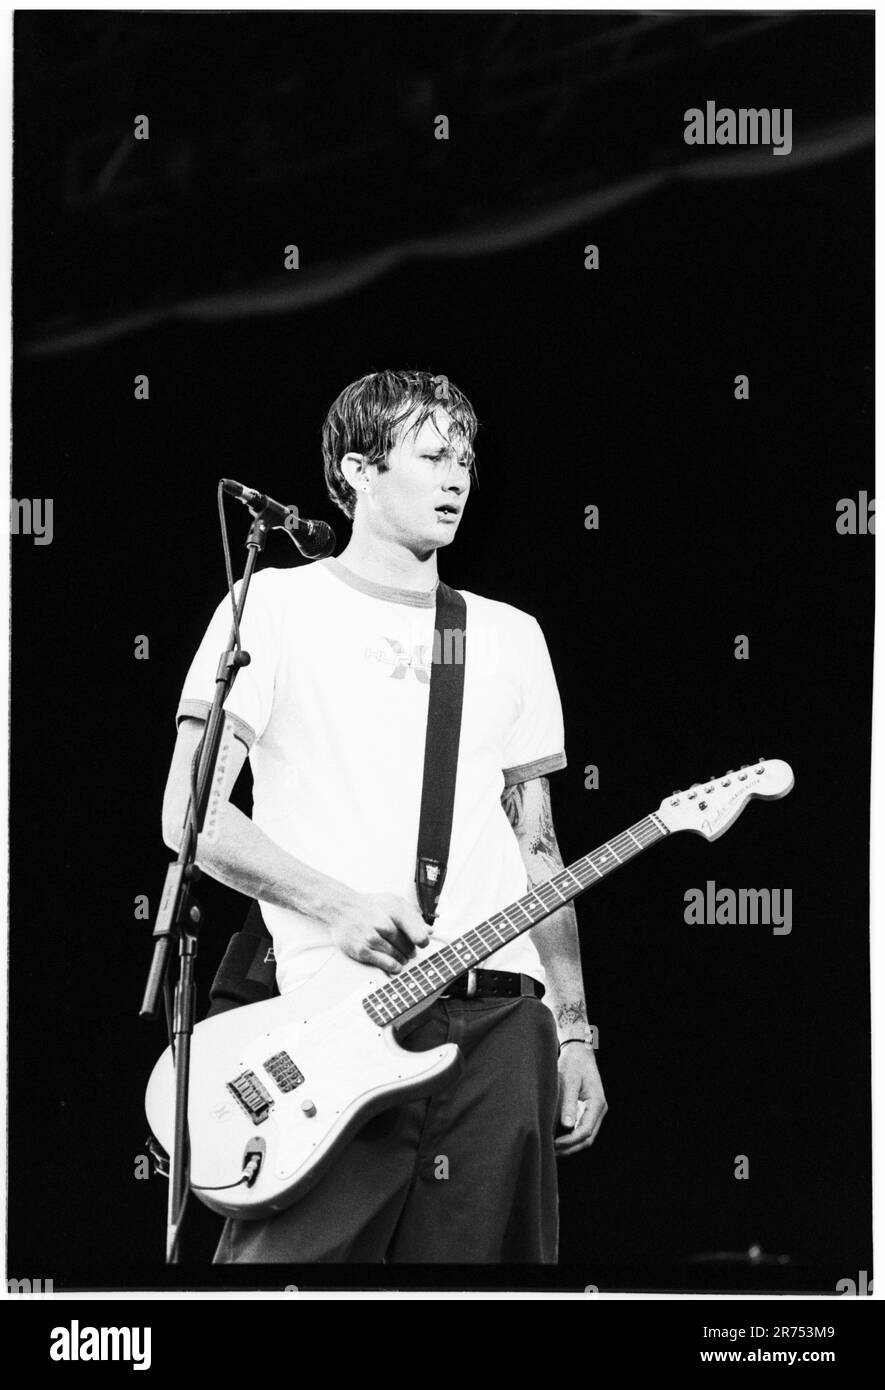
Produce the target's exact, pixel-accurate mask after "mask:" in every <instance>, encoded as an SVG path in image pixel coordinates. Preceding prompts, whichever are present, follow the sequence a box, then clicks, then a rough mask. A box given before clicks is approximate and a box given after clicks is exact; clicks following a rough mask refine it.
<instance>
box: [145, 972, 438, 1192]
mask: <svg viewBox="0 0 885 1390" xmlns="http://www.w3.org/2000/svg"><path fill="white" fill-rule="evenodd" d="M388 978H389V977H388V976H387V975H386V974H385V972H384V971H383V970H379V969H373V968H370V967H368V966H365V965H361V964H360V963H359V962H358V961H353V960H350V959H349V958H348V957H347V956H345V955H343V954H342V953H341V952H339V951H334V952H333V954H332V956H331V957H330V959H329V961H328V962H327V963H326V964H325V965H324V966H323V967H322V968H321V969H320V970H319V971H318V972H317V973H316V975H314V976H313V977H312V978H311V979H310V980H308V981H307V982H306V983H305V984H303V985H301V986H300V987H299V988H298V989H295V990H293V991H292V992H291V993H289V994H285V995H281V996H280V997H279V998H276V999H271V1000H268V1001H267V1002H266V1003H262V1004H251V1005H246V1006H244V1007H241V1008H236V1009H230V1010H228V1011H227V1012H226V1013H223V1014H218V1015H216V1016H215V1017H214V1018H208V1019H206V1020H204V1022H202V1023H199V1024H197V1027H196V1028H195V1029H194V1033H193V1038H192V1040H191V1073H190V1095H189V1103H188V1121H189V1129H190V1146H191V1163H190V1183H191V1187H192V1188H193V1190H194V1192H195V1194H196V1196H198V1197H199V1198H200V1200H201V1201H202V1202H204V1203H205V1204H206V1206H208V1207H211V1208H212V1210H213V1211H217V1212H219V1213H220V1214H221V1215H222V1216H235V1217H240V1218H243V1219H256V1218H259V1217H267V1216H273V1215H275V1214H276V1213H277V1212H280V1211H283V1210H284V1209H285V1208H286V1207H288V1206H290V1205H291V1203H292V1202H294V1201H296V1200H297V1199H298V1198H299V1197H301V1196H302V1195H303V1194H304V1193H305V1192H306V1191H307V1190H308V1188H310V1187H311V1186H313V1184H314V1183H315V1182H316V1181H317V1179H318V1178H319V1177H320V1176H321V1175H322V1173H323V1172H325V1170H326V1168H327V1167H328V1166H329V1164H330V1163H331V1162H332V1161H333V1160H334V1159H335V1157H336V1156H337V1154H338V1153H339V1151H340V1150H341V1148H342V1147H343V1146H344V1144H345V1143H346V1142H347V1141H348V1140H349V1139H350V1138H351V1137H352V1136H353V1134H354V1133H355V1132H356V1131H357V1130H358V1129H359V1128H360V1127H361V1126H362V1125H363V1124H364V1123H365V1122H366V1120H368V1119H369V1118H370V1117H371V1116H372V1115H374V1114H377V1113H378V1112H379V1111H381V1110H386V1109H388V1108H389V1107H391V1106H395V1105H397V1104H400V1103H401V1102H403V1101H405V1100H411V1099H413V1098H414V1097H416V1096H424V1095H430V1094H432V1093H433V1092H434V1091H437V1090H440V1089H441V1088H442V1087H443V1086H445V1085H446V1084H449V1083H450V1082H451V1081H452V1080H453V1079H454V1078H455V1076H456V1075H457V1073H458V1071H459V1070H460V1064H461V1054H460V1052H459V1050H458V1048H457V1047H456V1046H455V1044H454V1043H447V1044H445V1045H444V1046H442V1047H437V1048H431V1049H429V1050H428V1051H426V1052H407V1051H406V1049H405V1048H403V1047H401V1046H400V1044H399V1042H398V1041H397V1037H396V1033H395V1031H394V1028H393V1027H392V1026H390V1025H387V1026H384V1027H379V1026H378V1024H376V1023H373V1022H372V1020H371V1019H370V1018H369V1015H368V1014H367V1013H366V1011H365V1009H364V1008H363V1004H362V1000H363V997H364V996H365V995H366V994H367V993H368V992H369V991H371V990H374V989H377V988H379V987H380V986H381V985H383V984H385V983H386V981H387V980H388ZM435 997H436V996H435V995H434V996H432V997H431V998H429V999H426V1000H425V1001H423V1003H422V1004H421V1005H420V1006H416V1008H415V1010H414V1011H413V1013H412V1014H410V1015H408V1017H409V1018H413V1017H415V1016H416V1015H417V1014H418V1013H419V1012H423V1010H424V1009H426V1008H427V1007H429V1005H430V1004H431V1003H433V999H434V998H435ZM404 1021H405V1019H404V1018H403V1019H400V1020H398V1022H399V1023H400V1024H402V1023H403V1022H404ZM268 1063H270V1065H269V1066H268V1065H267V1064H268ZM174 1099H175V1070H174V1066H173V1062H172V1051H171V1048H167V1049H166V1051H165V1052H164V1053H163V1056H162V1057H161V1058H160V1060H159V1062H158V1063H157V1065H156V1067H155V1068H154V1070H153V1072H152V1074H151V1078H150V1081H149V1082H148V1088H147V1095H146V1097H145V1109H146V1112H147V1118H148V1123H149V1124H150V1127H151V1130H152V1132H153V1134H154V1135H155V1137H156V1138H157V1139H158V1140H159V1142H160V1143H161V1144H162V1145H163V1147H164V1148H165V1149H166V1151H167V1153H168V1152H169V1151H170V1148H171V1145H172V1141H173V1113H174ZM250 1159H253V1160H255V1163H253V1166H256V1164H257V1166H258V1172H257V1176H255V1177H254V1180H253V1181H252V1182H251V1183H250V1184H248V1185H247V1183H246V1182H245V1181H240V1179H241V1178H242V1174H243V1170H244V1168H246V1166H247V1164H248V1163H249V1162H250ZM213 1189H214V1190H213Z"/></svg>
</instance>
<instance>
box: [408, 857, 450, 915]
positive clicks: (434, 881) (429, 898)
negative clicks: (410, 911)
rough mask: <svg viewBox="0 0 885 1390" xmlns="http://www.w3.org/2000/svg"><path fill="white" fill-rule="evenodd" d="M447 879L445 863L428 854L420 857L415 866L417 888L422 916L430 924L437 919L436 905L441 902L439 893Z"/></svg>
mask: <svg viewBox="0 0 885 1390" xmlns="http://www.w3.org/2000/svg"><path fill="white" fill-rule="evenodd" d="M445 879H446V866H445V864H441V863H440V861H439V860H438V859H431V858H429V857H428V856H426V855H421V856H419V857H418V862H417V864H416V866H415V888H416V890H417V893H418V904H419V906H420V908H421V916H422V917H423V918H424V920H425V922H426V923H427V924H428V926H432V925H433V922H434V921H435V919H436V916H437V912H436V905H437V903H438V902H439V895H440V893H441V892H442V886H443V884H444V883H445Z"/></svg>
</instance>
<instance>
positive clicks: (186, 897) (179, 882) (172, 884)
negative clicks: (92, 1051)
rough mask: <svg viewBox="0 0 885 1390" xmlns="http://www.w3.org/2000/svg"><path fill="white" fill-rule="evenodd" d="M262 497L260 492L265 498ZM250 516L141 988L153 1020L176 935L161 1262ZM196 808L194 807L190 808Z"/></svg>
mask: <svg viewBox="0 0 885 1390" xmlns="http://www.w3.org/2000/svg"><path fill="white" fill-rule="evenodd" d="M262 500H264V499H262ZM250 511H251V512H252V515H253V518H254V520H253V522H252V525H251V527H250V528H249V534H248V536H247V538H246V549H247V551H248V555H247V557H246V565H245V568H244V571H243V582H242V585H241V588H240V594H239V598H238V599H237V607H236V612H237V623H236V624H234V623H232V624H231V630H230V636H229V637H228V640H227V646H226V647H225V649H224V651H223V652H222V654H221V659H220V660H219V663H218V670H217V672H216V676H215V694H214V697H213V700H212V707H211V709H210V711H209V716H208V719H207V720H206V728H205V732H204V735H203V742H202V744H201V746H200V757H199V764H198V767H197V772H196V806H194V804H193V794H191V797H190V798H189V799H188V810H187V816H186V818H185V825H184V834H183V836H182V840H181V847H180V849H179V851H178V858H177V859H176V860H175V862H174V863H173V864H170V865H169V867H168V869H167V871H166V881H165V883H164V885H163V896H162V899H161V901H160V908H159V911H158V913H157V920H156V923H155V925H154V930H153V938H154V954H153V959H152V961H151V966H150V972H149V974H148V979H147V985H146V987H145V992H144V999H143V1000H142V1005H141V1009H140V1011H139V1017H141V1018H147V1019H150V1020H151V1021H154V1020H155V1019H156V1017H157V1013H158V1011H159V999H160V994H161V992H162V993H163V994H164V997H165V999H166V1002H167V1008H168V1001H169V982H168V979H167V969H168V964H169V954H170V951H171V949H172V944H173V942H174V941H177V942H178V959H179V975H178V983H177V984H176V986H175V996H174V1004H173V1008H172V1025H171V1029H170V1033H171V1037H170V1041H171V1044H172V1050H173V1058H174V1062H175V1123H174V1127H173V1140H172V1152H171V1153H170V1155H169V1200H168V1207H167V1218H166V1263H167V1264H177V1263H178V1251H179V1235H180V1231H181V1222H182V1218H183V1216H184V1208H185V1204H186V1201H187V1196H188V1190H189V1185H190V1184H189V1155H188V1126H187V1107H188V1089H189V1081H190V1056H191V1035H192V1033H193V1031H194V1013H195V1003H196V986H195V984H194V962H195V960H196V956H197V939H198V936H199V932H200V927H201V926H202V922H203V909H202V908H201V906H200V904H199V902H198V901H197V899H196V898H195V897H194V893H193V888H192V885H193V884H194V883H196V882H197V881H198V879H199V878H200V870H199V868H198V867H197V865H196V863H195V862H194V861H195V859H196V853H197V837H198V835H199V833H200V832H201V830H202V829H203V822H204V820H205V817H206V810H207V806H208V802H209V794H210V791H211V788H212V783H213V780H214V777H215V768H216V763H217V760H218V750H219V745H220V742H221V734H222V731H223V728H224V702H225V700H226V699H227V697H228V695H229V694H230V691H231V688H232V686H233V683H234V680H235V679H236V675H237V671H238V670H239V668H240V667H241V666H248V665H249V662H250V661H251V657H250V656H249V653H248V652H244V651H237V650H236V634H237V627H238V624H239V623H240V622H241V621H242V617H243V610H244V608H245V606H246V595H247V594H248V592H249V584H250V581H251V579H252V574H253V571H254V569H255V565H256V563H257V561H258V556H259V555H260V554H261V552H262V551H263V550H264V547H265V544H266V541H267V533H268V531H269V530H270V529H271V528H272V527H273V526H275V525H278V524H279V523H278V519H277V518H276V517H275V515H274V513H273V512H272V511H271V509H270V508H269V507H264V508H262V509H261V510H258V509H257V508H251V507H250ZM192 809H193V812H194V814H191V811H192Z"/></svg>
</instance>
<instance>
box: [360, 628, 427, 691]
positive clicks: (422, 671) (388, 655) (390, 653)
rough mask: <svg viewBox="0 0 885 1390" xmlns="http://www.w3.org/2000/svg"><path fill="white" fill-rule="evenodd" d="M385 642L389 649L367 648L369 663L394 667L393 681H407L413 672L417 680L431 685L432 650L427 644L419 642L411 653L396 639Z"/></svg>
mask: <svg viewBox="0 0 885 1390" xmlns="http://www.w3.org/2000/svg"><path fill="white" fill-rule="evenodd" d="M383 640H384V641H385V642H386V643H387V648H384V647H366V650H365V651H364V653H363V656H364V657H365V659H366V660H367V661H380V662H382V663H383V664H384V665H385V666H392V667H393V670H392V671H391V673H390V678H391V680H395V681H401V680H405V677H406V672H407V671H411V672H412V674H413V675H414V676H415V679H416V680H419V681H421V682H422V684H424V685H429V684H430V655H429V653H430V650H431V649H430V648H429V647H428V645H427V643H426V642H418V643H417V644H416V645H415V646H414V647H413V648H412V651H411V653H410V652H409V650H408V648H407V647H406V646H405V645H404V644H403V643H402V642H399V641H397V639H396V638H395V637H385V638H384V639H383Z"/></svg>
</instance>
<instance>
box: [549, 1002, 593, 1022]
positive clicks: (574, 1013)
mask: <svg viewBox="0 0 885 1390" xmlns="http://www.w3.org/2000/svg"><path fill="white" fill-rule="evenodd" d="M586 1022H587V1008H586V1005H585V1004H584V1002H583V1000H580V999H576V1000H575V1001H574V1002H573V1003H571V1004H562V1005H560V1007H559V1008H558V1009H557V1011H556V1026H557V1027H558V1028H569V1027H570V1026H571V1025H572V1024H574V1023H586Z"/></svg>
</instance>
